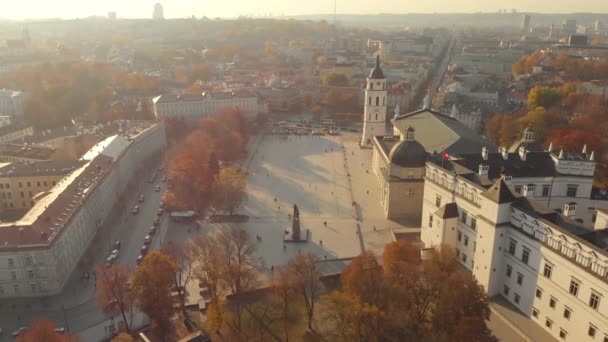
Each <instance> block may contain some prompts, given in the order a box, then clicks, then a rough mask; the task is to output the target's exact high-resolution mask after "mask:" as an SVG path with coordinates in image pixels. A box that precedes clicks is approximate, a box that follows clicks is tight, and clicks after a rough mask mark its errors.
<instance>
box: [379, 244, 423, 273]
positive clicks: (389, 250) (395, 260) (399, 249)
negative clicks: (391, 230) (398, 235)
mask: <svg viewBox="0 0 608 342" xmlns="http://www.w3.org/2000/svg"><path fill="white" fill-rule="evenodd" d="M419 262H420V249H419V248H417V247H416V246H415V245H413V244H411V243H409V242H407V241H405V240H397V241H394V242H391V243H389V244H387V245H386V246H384V253H383V254H382V264H383V265H385V266H384V272H385V273H386V274H388V275H389V276H390V275H391V274H392V273H394V272H398V271H399V267H398V266H400V265H403V264H417V263H419Z"/></svg>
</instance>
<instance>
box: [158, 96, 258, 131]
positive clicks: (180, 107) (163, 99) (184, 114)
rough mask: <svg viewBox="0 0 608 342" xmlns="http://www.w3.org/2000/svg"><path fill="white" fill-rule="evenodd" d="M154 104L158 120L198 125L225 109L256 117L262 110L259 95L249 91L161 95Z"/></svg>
mask: <svg viewBox="0 0 608 342" xmlns="http://www.w3.org/2000/svg"><path fill="white" fill-rule="evenodd" d="M152 102H153V104H154V115H155V116H156V117H157V118H172V119H178V120H183V121H186V122H188V123H196V122H198V121H199V120H200V119H202V118H204V117H207V116H209V115H211V114H213V113H215V112H217V111H218V110H220V109H223V108H237V109H239V110H241V111H243V112H244V113H245V114H247V115H250V116H253V115H256V114H257V113H258V112H259V111H260V108H261V106H260V104H259V103H258V97H257V95H256V94H254V93H253V92H251V91H248V90H235V91H232V92H206V93H201V94H182V95H173V94H169V95H160V96H157V97H155V98H154V99H153V100H152Z"/></svg>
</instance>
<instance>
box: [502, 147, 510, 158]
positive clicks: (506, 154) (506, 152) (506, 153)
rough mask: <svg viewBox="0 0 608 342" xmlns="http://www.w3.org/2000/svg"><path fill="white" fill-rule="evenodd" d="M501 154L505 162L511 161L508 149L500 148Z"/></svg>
mask: <svg viewBox="0 0 608 342" xmlns="http://www.w3.org/2000/svg"><path fill="white" fill-rule="evenodd" d="M500 154H501V155H502V159H504V160H508V159H509V150H507V148H506V147H501V148H500Z"/></svg>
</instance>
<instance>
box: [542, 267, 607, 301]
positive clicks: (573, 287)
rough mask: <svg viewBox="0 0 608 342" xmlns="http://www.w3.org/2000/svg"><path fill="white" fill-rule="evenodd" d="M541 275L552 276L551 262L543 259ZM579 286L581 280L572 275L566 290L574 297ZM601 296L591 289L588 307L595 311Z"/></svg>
mask: <svg viewBox="0 0 608 342" xmlns="http://www.w3.org/2000/svg"><path fill="white" fill-rule="evenodd" d="M543 276H544V277H545V278H548V279H551V277H552V276H553V264H551V263H550V262H548V261H545V267H544V268H543ZM580 287H581V281H580V280H578V279H576V278H574V277H572V279H570V286H569V288H568V292H569V293H570V294H571V295H573V296H574V297H578V292H579V289H580ZM537 291H538V290H537ZM601 297H602V296H601V295H600V294H599V293H598V292H597V291H595V290H593V289H591V295H590V296H589V302H588V304H589V307H591V308H592V309H593V310H596V311H597V310H598V308H599V306H600V301H601Z"/></svg>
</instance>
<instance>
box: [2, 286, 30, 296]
mask: <svg viewBox="0 0 608 342" xmlns="http://www.w3.org/2000/svg"><path fill="white" fill-rule="evenodd" d="M30 289H31V290H32V292H36V291H38V286H37V285H36V284H34V283H32V284H30ZM13 292H14V293H15V294H19V293H21V287H20V286H19V284H15V285H13ZM4 293H5V292H4V287H3V286H2V285H0V295H3V294H4Z"/></svg>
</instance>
